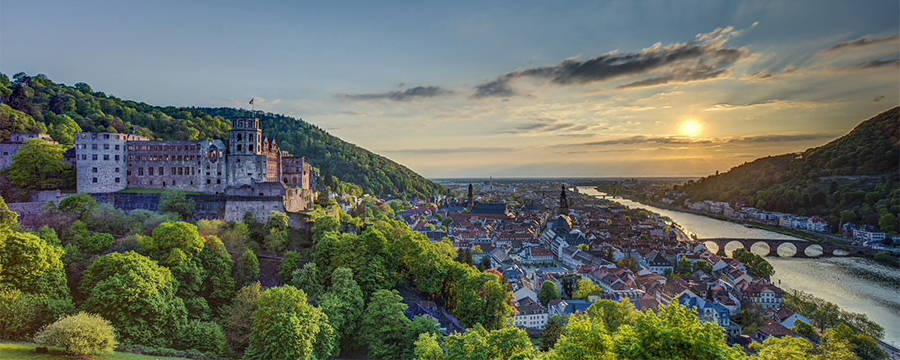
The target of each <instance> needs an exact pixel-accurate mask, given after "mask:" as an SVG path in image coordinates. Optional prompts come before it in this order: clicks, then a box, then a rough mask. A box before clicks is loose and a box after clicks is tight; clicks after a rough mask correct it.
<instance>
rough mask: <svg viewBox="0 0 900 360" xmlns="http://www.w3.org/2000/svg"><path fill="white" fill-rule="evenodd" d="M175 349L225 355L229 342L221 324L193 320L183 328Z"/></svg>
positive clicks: (175, 343)
mask: <svg viewBox="0 0 900 360" xmlns="http://www.w3.org/2000/svg"><path fill="white" fill-rule="evenodd" d="M173 347H175V348H176V349H182V350H196V351H200V352H204V353H211V354H216V355H225V354H226V353H227V351H226V349H227V340H226V338H225V332H224V331H223V330H222V327H221V326H220V325H219V324H216V323H213V322H201V321H197V320H191V321H190V322H188V323H187V325H186V326H184V327H183V328H181V331H180V333H179V334H178V337H177V338H176V339H175V342H174V344H173Z"/></svg>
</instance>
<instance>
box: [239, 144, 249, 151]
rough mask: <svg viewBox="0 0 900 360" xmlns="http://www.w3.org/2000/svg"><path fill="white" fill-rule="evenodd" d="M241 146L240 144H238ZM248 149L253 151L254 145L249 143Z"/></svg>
mask: <svg viewBox="0 0 900 360" xmlns="http://www.w3.org/2000/svg"><path fill="white" fill-rule="evenodd" d="M238 146H240V145H238ZM247 151H253V145H247Z"/></svg>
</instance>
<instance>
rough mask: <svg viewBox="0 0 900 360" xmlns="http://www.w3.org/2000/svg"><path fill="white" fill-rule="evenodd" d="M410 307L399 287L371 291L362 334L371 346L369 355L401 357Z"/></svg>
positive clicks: (377, 357)
mask: <svg viewBox="0 0 900 360" xmlns="http://www.w3.org/2000/svg"><path fill="white" fill-rule="evenodd" d="M407 308H408V306H407V305H406V304H404V303H403V298H402V297H400V294H399V293H398V292H397V291H396V290H392V291H388V290H378V291H376V292H375V293H373V294H372V299H371V300H370V301H369V306H368V307H366V312H365V314H364V315H363V317H362V323H361V324H360V334H359V337H360V339H361V340H362V342H363V343H364V344H366V345H368V346H369V357H373V358H376V359H401V358H402V357H403V353H404V344H405V341H406V333H407V330H408V328H409V326H410V321H409V319H408V318H406V315H405V313H406V309H407Z"/></svg>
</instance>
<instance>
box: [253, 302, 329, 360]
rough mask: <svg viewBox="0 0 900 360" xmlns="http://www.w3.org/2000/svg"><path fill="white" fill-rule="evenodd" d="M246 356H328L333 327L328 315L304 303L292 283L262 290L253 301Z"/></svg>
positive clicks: (279, 357) (317, 357)
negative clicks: (252, 317)
mask: <svg viewBox="0 0 900 360" xmlns="http://www.w3.org/2000/svg"><path fill="white" fill-rule="evenodd" d="M257 304H258V309H257V310H256V314H255V315H254V326H253V333H252V334H251V335H250V346H249V347H248V348H247V352H246V353H245V354H244V359H247V360H257V359H258V360H269V359H328V358H329V357H331V355H332V353H333V352H334V348H335V343H334V340H335V339H334V329H333V328H332V327H331V325H329V324H328V316H326V315H325V314H324V313H322V311H321V310H319V309H318V308H315V307H313V306H310V305H309V304H308V303H307V299H306V294H305V293H303V291H300V290H297V289H296V288H294V287H293V286H284V287H278V288H272V289H268V290H266V291H264V292H263V293H262V295H261V296H260V298H259V301H258V302H257Z"/></svg>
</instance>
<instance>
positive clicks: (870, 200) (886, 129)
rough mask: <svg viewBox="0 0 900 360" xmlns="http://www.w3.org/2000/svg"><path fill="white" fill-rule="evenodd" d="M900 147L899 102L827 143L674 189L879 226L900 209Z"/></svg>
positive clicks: (689, 194)
mask: <svg viewBox="0 0 900 360" xmlns="http://www.w3.org/2000/svg"><path fill="white" fill-rule="evenodd" d="M898 147H900V108H896V107H895V108H893V109H890V110H888V111H885V112H883V113H881V114H878V115H876V116H874V117H872V118H871V119H868V120H866V121H863V122H862V123H861V124H859V125H858V126H857V127H856V128H854V129H853V130H852V131H850V133H848V134H847V135H844V136H843V137H841V138H839V139H836V140H834V141H831V142H829V143H828V144H825V145H823V146H820V147H816V148H811V149H808V150H806V151H804V152H801V153H796V154H784V155H778V156H770V157H765V158H761V159H757V160H755V161H752V162H749V163H745V164H743V165H740V166H737V167H735V168H733V169H731V170H729V171H728V172H725V173H722V174H719V175H714V176H708V177H704V178H701V179H700V180H698V181H696V182H688V183H687V184H685V185H682V186H676V187H675V188H674V190H676V191H683V192H685V193H687V198H689V199H692V200H694V201H697V200H706V199H709V200H716V201H727V202H729V203H731V204H735V203H742V204H744V205H747V206H756V207H758V208H761V209H764V210H770V211H781V212H787V213H794V214H803V215H820V216H825V217H826V218H828V220H829V222H831V223H832V224H833V225H837V223H839V222H841V221H843V222H846V221H854V222H859V223H867V224H871V225H879V222H880V220H881V218H882V216H883V215H884V214H887V213H891V214H893V215H894V216H895V217H896V215H897V212H898V210H900V188H898V173H900V151H898ZM842 212H844V213H843V214H842ZM842 218H843V219H842ZM892 230H893V231H896V230H897V227H896V219H895V221H894V226H893V229H892Z"/></svg>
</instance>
